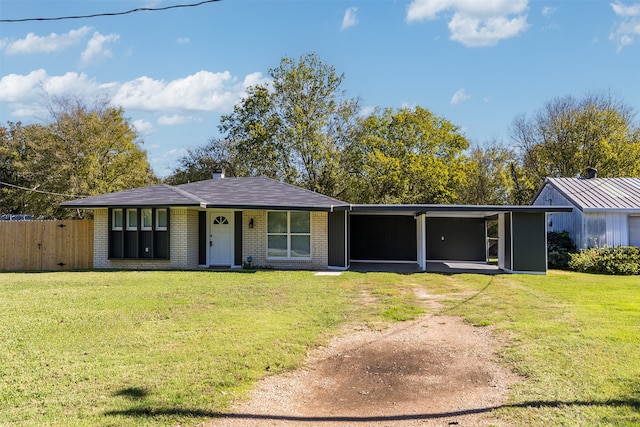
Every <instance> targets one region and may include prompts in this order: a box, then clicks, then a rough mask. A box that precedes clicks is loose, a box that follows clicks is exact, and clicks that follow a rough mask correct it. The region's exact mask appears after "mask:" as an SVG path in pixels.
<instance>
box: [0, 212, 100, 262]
mask: <svg viewBox="0 0 640 427" xmlns="http://www.w3.org/2000/svg"><path fill="white" fill-rule="evenodd" d="M88 268H93V221H91V220H78V221H75V220H65V221H0V271H44V270H54V271H55V270H75V269H88Z"/></svg>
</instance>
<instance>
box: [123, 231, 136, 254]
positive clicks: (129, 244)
mask: <svg viewBox="0 0 640 427" xmlns="http://www.w3.org/2000/svg"><path fill="white" fill-rule="evenodd" d="M124 257H125V258H138V232H137V231H125V232H124Z"/></svg>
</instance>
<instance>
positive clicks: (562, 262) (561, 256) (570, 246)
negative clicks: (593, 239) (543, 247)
mask: <svg viewBox="0 0 640 427" xmlns="http://www.w3.org/2000/svg"><path fill="white" fill-rule="evenodd" d="M575 251H576V245H575V244H574V243H573V240H571V236H569V233H568V232H567V231H561V232H557V231H551V232H549V233H547V254H548V255H547V260H548V264H549V268H567V266H568V265H569V253H571V252H575Z"/></svg>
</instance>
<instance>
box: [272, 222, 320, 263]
mask: <svg viewBox="0 0 640 427" xmlns="http://www.w3.org/2000/svg"><path fill="white" fill-rule="evenodd" d="M267 257H268V258H286V259H290V258H299V259H305V258H306V259H309V258H311V214H310V213H309V212H301V211H293V212H281V211H277V212H268V213H267Z"/></svg>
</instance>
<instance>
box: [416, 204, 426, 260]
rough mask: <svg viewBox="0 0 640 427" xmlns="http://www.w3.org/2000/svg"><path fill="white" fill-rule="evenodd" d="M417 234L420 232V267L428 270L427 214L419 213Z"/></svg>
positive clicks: (418, 239)
mask: <svg viewBox="0 0 640 427" xmlns="http://www.w3.org/2000/svg"><path fill="white" fill-rule="evenodd" d="M416 222H417V224H416V225H417V227H416V230H417V234H418V236H417V237H418V238H417V241H418V251H417V252H418V268H420V270H422V271H427V216H426V215H425V214H421V215H418V217H417V218H416Z"/></svg>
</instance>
